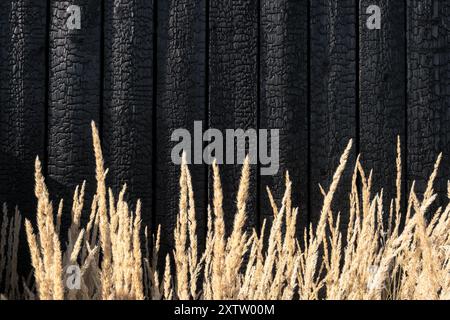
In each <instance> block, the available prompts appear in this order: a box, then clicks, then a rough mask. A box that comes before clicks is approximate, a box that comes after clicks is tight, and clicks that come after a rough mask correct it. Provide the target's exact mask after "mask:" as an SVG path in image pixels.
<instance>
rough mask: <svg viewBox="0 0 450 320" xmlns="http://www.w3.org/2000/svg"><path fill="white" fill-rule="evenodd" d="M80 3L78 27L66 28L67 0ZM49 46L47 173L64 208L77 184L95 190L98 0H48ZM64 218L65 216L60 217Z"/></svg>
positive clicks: (52, 187) (54, 192) (51, 192)
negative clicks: (49, 13) (93, 143)
mask: <svg viewBox="0 0 450 320" xmlns="http://www.w3.org/2000/svg"><path fill="white" fill-rule="evenodd" d="M72 4H73V5H78V6H80V8H81V29H80V30H76V29H75V30H68V28H67V26H66V21H67V18H68V16H69V14H68V13H67V12H66V10H67V8H68V6H69V5H72ZM50 5H51V7H50V9H51V20H50V39H49V41H50V44H49V45H50V52H49V55H50V56H49V110H48V177H49V187H50V194H52V195H53V196H54V197H55V200H57V199H59V198H61V197H64V201H65V212H66V213H68V212H69V210H70V209H69V208H70V206H71V203H70V199H72V197H71V195H72V194H73V190H74V188H75V186H76V185H78V184H81V183H82V182H83V180H87V191H86V194H87V195H89V194H92V191H93V190H95V162H94V152H93V148H92V133H91V127H90V123H91V121H92V120H94V121H95V122H96V123H97V124H98V121H99V110H100V51H101V50H100V32H101V12H100V8H101V6H100V1H89V0H76V1H75V0H74V1H56V0H52V1H51V3H50ZM86 203H89V201H86ZM63 220H64V222H65V224H63V227H64V226H67V224H69V223H70V219H69V218H65V219H63Z"/></svg>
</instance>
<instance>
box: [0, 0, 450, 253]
mask: <svg viewBox="0 0 450 320" xmlns="http://www.w3.org/2000/svg"><path fill="white" fill-rule="evenodd" d="M70 4H76V5H79V6H81V10H82V13H81V30H71V31H69V30H67V28H66V20H67V16H68V15H67V14H66V8H67V7H68V6H69V5H70ZM371 4H376V5H379V6H380V7H381V10H382V22H381V30H368V29H367V28H366V26H365V24H366V20H367V15H366V13H365V12H366V8H367V7H368V6H369V5H371ZM91 120H94V121H95V122H96V123H97V124H98V126H99V129H100V132H101V138H102V143H103V149H104V155H105V161H106V166H107V167H109V169H110V171H109V174H108V183H109V185H110V186H112V187H113V189H114V191H115V192H117V191H118V189H119V188H120V185H121V184H122V183H124V182H126V183H127V184H128V186H129V188H128V190H129V192H128V193H129V194H130V200H133V201H134V200H135V199H136V198H141V199H142V202H143V209H144V214H143V220H144V223H145V224H146V225H152V224H153V225H156V224H162V226H163V228H164V230H165V232H163V243H164V244H165V245H169V246H170V243H171V241H172V240H171V239H172V236H171V233H172V229H173V227H174V225H175V219H176V214H177V211H178V209H177V207H178V175H179V167H178V166H175V165H173V164H172V163H171V159H170V152H171V148H172V147H173V145H174V143H172V142H171V141H170V135H171V133H172V131H173V130H174V129H177V128H181V127H182V128H188V129H192V128H193V124H194V120H202V121H203V123H204V124H203V127H204V129H207V128H208V127H213V128H218V129H226V128H243V129H246V128H255V129H257V128H264V129H270V128H279V129H281V138H280V171H279V173H278V175H276V176H273V177H268V176H260V175H259V174H258V171H259V167H258V166H254V167H253V168H252V178H251V183H252V185H251V192H250V200H249V205H248V208H249V210H248V211H249V226H258V225H260V224H261V222H262V220H263V219H264V218H266V217H269V218H270V217H271V210H270V209H269V208H270V206H269V203H268V200H267V196H266V193H265V186H266V185H269V186H271V188H272V190H273V192H274V194H275V197H276V199H277V200H278V201H279V200H280V198H281V196H282V192H283V188H284V187H283V173H284V171H285V170H289V172H290V175H291V178H292V180H293V182H294V190H293V191H294V193H293V194H294V204H295V205H299V206H300V224H299V225H300V227H301V228H303V227H305V226H306V225H307V223H308V222H311V223H314V222H316V221H317V219H318V215H319V210H320V207H321V203H322V196H321V194H320V192H319V188H318V184H319V183H320V184H321V185H322V186H324V188H328V185H329V182H330V179H331V177H332V174H333V172H334V169H335V168H336V166H337V164H338V160H339V157H340V155H341V153H342V151H343V150H344V148H345V146H346V144H347V143H348V140H349V139H350V138H353V139H354V148H353V152H352V157H351V162H350V164H351V165H350V166H348V170H347V171H346V174H345V177H344V179H343V183H344V184H345V185H343V187H342V188H340V189H339V192H338V194H337V196H336V197H337V198H336V202H335V210H336V211H337V210H341V211H344V210H345V204H346V203H347V202H348V195H347V192H348V190H349V182H350V175H351V171H352V165H353V163H354V160H355V159H356V154H358V153H360V152H361V153H362V158H361V160H362V162H363V165H364V166H365V167H366V168H368V169H371V168H373V169H374V190H375V191H379V189H380V188H381V187H383V188H384V194H385V203H386V205H387V207H386V208H388V206H389V203H390V200H389V199H390V198H391V197H394V196H395V194H394V191H395V157H396V137H397V136H400V139H401V143H402V150H403V155H402V162H403V166H404V177H405V184H404V185H403V187H406V185H411V183H412V181H413V180H416V181H417V186H416V190H417V191H418V192H419V193H420V192H422V191H423V190H424V184H425V183H426V180H427V177H428V175H429V174H430V173H431V171H432V168H433V164H434V161H435V159H436V157H437V155H438V153H439V152H441V151H442V152H444V155H445V156H446V158H444V161H443V165H442V167H441V170H440V173H439V176H438V180H437V184H436V191H439V192H442V193H443V195H445V192H446V181H447V179H448V177H449V173H450V166H449V162H448V160H447V159H448V156H450V145H449V142H450V141H449V140H450V126H449V125H448V121H449V120H450V1H447V0H408V1H406V0H405V1H403V0H361V1H356V0H310V1H307V0H260V1H257V0H234V1H231V0H177V1H175V0H173V1H169V0H164V1H163V0H153V1H151V0H122V1H118V0H116V1H113V0H103V1H99V0H72V1H54V0H49V1H44V0H17V1H6V0H2V1H0V202H7V203H8V204H9V206H10V207H13V206H14V205H15V204H18V205H19V208H20V210H21V211H22V213H23V215H24V216H26V217H28V218H30V217H33V215H34V195H33V183H34V179H33V170H34V159H35V157H36V155H39V157H40V158H41V160H42V161H43V166H44V171H45V175H46V177H47V182H48V184H49V187H50V192H51V194H52V195H53V197H54V200H55V201H57V199H59V198H61V197H65V206H66V210H67V208H69V207H70V199H71V198H72V192H73V190H74V187H75V185H77V184H80V183H81V182H82V181H83V180H87V183H88V186H89V187H88V193H91V192H92V191H93V190H95V180H94V178H95V175H94V161H93V150H92V146H91V145H92V143H91V141H92V140H91V131H90V121H91ZM191 171H192V175H193V179H194V188H195V194H196V206H197V214H198V217H199V227H200V228H201V234H203V233H204V226H205V217H206V206H207V200H208V182H209V178H208V175H209V173H208V168H207V167H206V166H205V165H195V166H191ZM221 173H222V180H223V181H222V182H223V188H224V192H225V211H226V215H227V221H228V222H231V219H232V217H233V215H234V211H235V209H234V206H235V205H234V195H235V193H234V191H235V189H236V188H237V184H238V177H239V173H240V166H232V165H227V166H224V167H222V168H221ZM89 205H90V204H88V205H87V206H89ZM386 211H388V210H387V209H386ZM344 212H345V211H344ZM86 216H87V215H86ZM65 217H66V218H65V220H64V221H65V223H66V225H67V224H68V223H69V222H70V221H69V212H68V211H66V213H65ZM85 219H86V217H85ZM343 220H344V223H345V214H344V217H343Z"/></svg>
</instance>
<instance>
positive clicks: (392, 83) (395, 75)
mask: <svg viewBox="0 0 450 320" xmlns="http://www.w3.org/2000/svg"><path fill="white" fill-rule="evenodd" d="M372 4H375V5H378V6H379V7H380V9H381V29H380V30H369V29H368V28H367V27H366V21H367V19H368V17H369V16H370V15H369V14H366V9H367V7H369V6H370V5H372ZM404 17H405V4H404V2H403V1H397V0H378V1H373V0H363V1H361V3H360V20H359V21H360V29H359V30H360V42H359V43H360V54H359V56H360V60H359V65H360V76H359V77H360V110H359V116H360V129H359V134H360V152H361V162H362V164H363V166H364V168H366V169H367V170H370V169H373V191H375V192H379V191H380V190H381V189H382V188H383V191H384V192H383V194H384V201H385V204H386V205H387V206H389V204H390V200H391V199H393V198H395V190H396V189H395V176H396V171H397V170H396V157H397V152H396V141H397V136H400V139H401V144H402V151H403V154H405V153H404V152H405V134H406V132H405V124H406V122H405V120H406V119H405V108H406V106H405V86H406V84H405V72H406V70H405V21H404ZM402 162H403V163H405V162H404V157H403V159H402ZM404 187H405V185H403V186H402V189H403V190H405V188H404ZM385 214H386V215H388V214H389V212H385Z"/></svg>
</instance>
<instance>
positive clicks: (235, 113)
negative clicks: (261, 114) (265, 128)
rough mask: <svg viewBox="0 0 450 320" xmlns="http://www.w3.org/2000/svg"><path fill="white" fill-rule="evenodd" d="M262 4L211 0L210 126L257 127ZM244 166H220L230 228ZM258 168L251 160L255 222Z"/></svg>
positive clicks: (251, 217)
mask: <svg viewBox="0 0 450 320" xmlns="http://www.w3.org/2000/svg"><path fill="white" fill-rule="evenodd" d="M257 10H258V1H256V0H236V1H223V0H210V15H209V24H210V42H209V126H210V127H211V128H215V129H219V130H220V131H222V132H223V133H225V129H243V130H247V129H258V128H257V124H258V123H257V122H258V120H257V117H258V114H257V111H258V110H257V109H258V97H257V94H258V85H257V83H258V68H257V61H258V58H257V53H258V41H257V39H258V11H257ZM224 156H226V152H224ZM235 156H236V152H235ZM241 167H242V166H241V165H232V164H227V165H223V166H221V168H220V172H221V178H222V187H223V193H224V212H225V223H226V227H227V230H228V231H229V230H231V227H232V224H233V221H234V215H235V213H236V206H235V202H236V192H237V188H238V185H239V178H240V174H241ZM256 174H257V169H256V166H255V165H252V169H251V177H250V192H249V200H248V202H247V212H248V219H247V225H248V226H249V227H252V226H256V225H257V224H258V219H259V218H258V213H257V205H256V199H257V193H258V191H259V190H258V186H257V184H256V182H257V177H256ZM210 190H211V191H212V189H210Z"/></svg>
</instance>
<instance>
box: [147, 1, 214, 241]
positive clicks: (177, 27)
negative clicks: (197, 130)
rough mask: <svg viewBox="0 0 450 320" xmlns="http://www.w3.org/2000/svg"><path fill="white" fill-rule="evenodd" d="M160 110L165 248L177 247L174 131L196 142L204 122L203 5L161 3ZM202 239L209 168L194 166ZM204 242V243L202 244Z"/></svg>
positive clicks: (159, 198) (159, 196)
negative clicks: (196, 126) (199, 125)
mask: <svg viewBox="0 0 450 320" xmlns="http://www.w3.org/2000/svg"><path fill="white" fill-rule="evenodd" d="M157 8H158V9H157V10H158V29H157V62H158V64H157V79H156V81H157V106H156V122H157V123H156V128H157V130H156V152H157V155H156V157H157V158H156V160H157V162H156V186H155V187H156V190H157V192H156V194H155V197H156V199H155V201H156V212H155V214H156V224H160V225H161V226H162V230H163V232H162V239H161V243H162V245H165V246H166V248H170V247H171V246H172V245H173V231H174V228H175V223H176V217H177V215H178V209H179V208H178V205H179V203H178V201H179V189H180V187H179V175H180V166H179V165H175V164H173V162H172V159H171V151H172V148H173V147H174V146H175V145H176V142H172V141H171V135H172V132H173V130H175V129H179V128H184V129H187V130H189V132H190V133H191V135H192V136H193V127H194V121H203V122H204V121H205V119H206V110H205V109H206V108H205V106H206V103H205V45H206V44H205V26H206V20H205V19H206V7H205V1H204V0H182V1H176V0H173V1H158V4H157ZM190 170H191V175H192V179H193V188H194V193H195V195H196V213H197V216H198V230H199V234H200V238H201V237H202V236H203V235H204V233H205V231H204V224H205V203H204V202H205V201H204V199H205V192H206V190H205V185H206V168H205V166H204V165H203V164H198V165H191V166H190ZM200 240H201V239H200Z"/></svg>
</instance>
